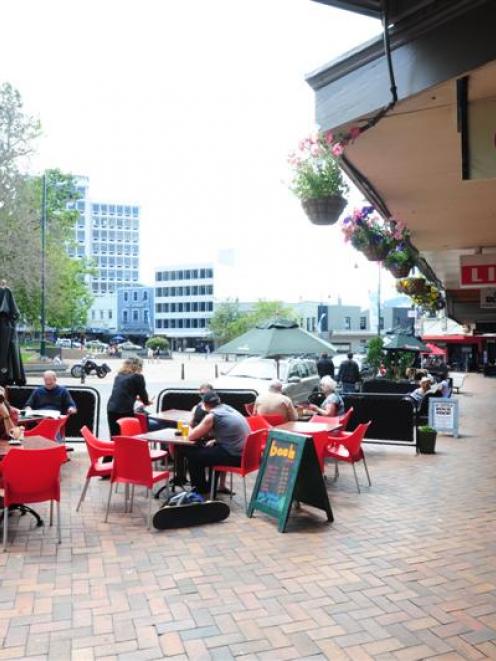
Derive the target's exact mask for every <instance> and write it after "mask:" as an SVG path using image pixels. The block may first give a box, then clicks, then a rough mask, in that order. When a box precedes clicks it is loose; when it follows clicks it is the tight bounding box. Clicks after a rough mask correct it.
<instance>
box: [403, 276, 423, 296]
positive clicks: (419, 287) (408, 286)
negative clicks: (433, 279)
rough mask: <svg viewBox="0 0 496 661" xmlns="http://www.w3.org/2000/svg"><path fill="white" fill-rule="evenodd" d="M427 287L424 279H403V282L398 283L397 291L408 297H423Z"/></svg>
mask: <svg viewBox="0 0 496 661" xmlns="http://www.w3.org/2000/svg"><path fill="white" fill-rule="evenodd" d="M426 285H427V281H426V279H425V278H422V277H410V278H401V280H398V281H397V282H396V290H397V291H398V292H399V293H400V294H407V295H408V296H412V295H417V296H421V295H422V294H423V292H424V291H425V288H426Z"/></svg>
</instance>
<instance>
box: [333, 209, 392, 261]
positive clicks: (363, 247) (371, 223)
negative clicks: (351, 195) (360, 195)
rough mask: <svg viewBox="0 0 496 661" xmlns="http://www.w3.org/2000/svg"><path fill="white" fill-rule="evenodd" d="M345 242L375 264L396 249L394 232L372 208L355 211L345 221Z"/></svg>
mask: <svg viewBox="0 0 496 661" xmlns="http://www.w3.org/2000/svg"><path fill="white" fill-rule="evenodd" d="M343 233H344V237H345V241H350V242H351V245H352V246H353V247H354V248H356V249H357V250H359V251H360V252H363V254H364V255H365V256H366V257H367V259H369V260H370V261H373V262H380V261H382V260H383V259H384V258H385V257H386V255H388V253H389V252H390V250H392V249H393V247H395V245H396V243H397V239H395V237H394V230H393V229H392V228H391V226H388V225H387V224H386V223H384V222H383V221H382V220H381V218H380V217H379V216H378V215H377V214H376V213H375V209H374V207H372V206H365V207H362V208H361V209H355V211H354V212H353V213H352V214H351V216H347V217H346V218H345V219H344V220H343Z"/></svg>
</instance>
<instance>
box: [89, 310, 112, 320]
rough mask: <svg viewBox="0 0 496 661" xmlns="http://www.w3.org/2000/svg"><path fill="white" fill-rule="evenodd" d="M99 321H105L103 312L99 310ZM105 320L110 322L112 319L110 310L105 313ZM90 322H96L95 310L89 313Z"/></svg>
mask: <svg viewBox="0 0 496 661" xmlns="http://www.w3.org/2000/svg"><path fill="white" fill-rule="evenodd" d="M99 313H100V314H99V317H100V321H105V310H99ZM107 319H108V320H109V321H111V319H112V310H108V311H107ZM91 321H96V310H92V311H91Z"/></svg>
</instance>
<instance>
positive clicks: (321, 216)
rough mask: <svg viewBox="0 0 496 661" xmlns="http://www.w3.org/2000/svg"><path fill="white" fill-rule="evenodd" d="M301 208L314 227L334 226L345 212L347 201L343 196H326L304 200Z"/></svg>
mask: <svg viewBox="0 0 496 661" xmlns="http://www.w3.org/2000/svg"><path fill="white" fill-rule="evenodd" d="M301 206H302V207H303V210H304V211H305V213H306V214H307V216H308V218H309V219H310V221H311V222H312V223H313V224H314V225H334V223H336V222H337V221H338V220H339V216H340V215H341V214H342V213H343V211H344V208H345V206H346V200H345V198H344V197H342V195H326V196H325V197H317V198H311V199H308V200H302V201H301Z"/></svg>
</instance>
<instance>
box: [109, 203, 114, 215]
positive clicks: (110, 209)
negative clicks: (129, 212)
mask: <svg viewBox="0 0 496 661" xmlns="http://www.w3.org/2000/svg"><path fill="white" fill-rule="evenodd" d="M109 213H110V214H112V216H113V215H114V213H115V204H109Z"/></svg>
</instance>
